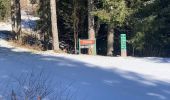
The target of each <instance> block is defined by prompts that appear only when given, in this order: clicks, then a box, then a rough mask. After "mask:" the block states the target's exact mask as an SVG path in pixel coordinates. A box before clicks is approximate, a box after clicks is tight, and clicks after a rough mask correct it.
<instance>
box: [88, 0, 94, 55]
mask: <svg viewBox="0 0 170 100" xmlns="http://www.w3.org/2000/svg"><path fill="white" fill-rule="evenodd" d="M93 8H94V1H93V0H88V38H89V39H91V40H95V30H94V16H93V15H91V12H92V11H93ZM94 50H95V48H94V47H90V48H89V50H88V54H90V55H93V54H94V52H95V51H94Z"/></svg>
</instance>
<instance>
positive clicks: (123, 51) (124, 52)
mask: <svg viewBox="0 0 170 100" xmlns="http://www.w3.org/2000/svg"><path fill="white" fill-rule="evenodd" d="M120 37H121V56H122V57H127V46H126V34H121V36H120Z"/></svg>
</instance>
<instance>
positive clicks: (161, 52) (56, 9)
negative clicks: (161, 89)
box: [0, 0, 170, 57]
mask: <svg viewBox="0 0 170 100" xmlns="http://www.w3.org/2000/svg"><path fill="white" fill-rule="evenodd" d="M21 1H22V0H21ZM21 1H20V0H0V20H1V21H9V20H10V19H11V25H12V32H11V35H12V40H15V41H18V42H20V43H22V44H23V45H25V44H28V45H30V46H36V47H39V48H41V50H54V51H56V52H66V53H70V54H78V53H79V52H78V48H79V39H91V40H96V52H97V55H104V56H106V55H107V56H119V55H120V53H121V47H120V44H121V40H120V35H121V34H126V36H127V41H126V43H127V54H128V56H137V57H145V56H157V57H170V0H30V3H31V4H32V8H33V9H34V11H31V10H30V14H32V15H34V16H37V17H39V18H40V19H39V20H37V21H36V26H35V27H34V29H33V31H34V32H33V33H31V34H26V32H23V31H21V21H22V19H21V16H22V15H21V11H22V9H23V8H22V7H21ZM34 6H36V7H35V8H34ZM90 49H91V50H92V52H91V53H90ZM93 49H94V48H92V47H90V48H89V49H83V50H82V52H83V53H88V54H90V55H92V54H93V52H94V50H93Z"/></svg>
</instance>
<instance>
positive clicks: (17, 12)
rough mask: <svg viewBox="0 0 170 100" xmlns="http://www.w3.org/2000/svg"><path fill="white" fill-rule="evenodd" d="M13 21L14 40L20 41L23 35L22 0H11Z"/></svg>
mask: <svg viewBox="0 0 170 100" xmlns="http://www.w3.org/2000/svg"><path fill="white" fill-rule="evenodd" d="M11 21H12V33H13V34H14V38H15V39H17V40H20V39H21V38H20V35H21V8H20V0H11Z"/></svg>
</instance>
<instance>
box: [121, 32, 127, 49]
mask: <svg viewBox="0 0 170 100" xmlns="http://www.w3.org/2000/svg"><path fill="white" fill-rule="evenodd" d="M121 49H122V50H126V34H121Z"/></svg>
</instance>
